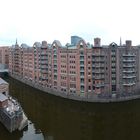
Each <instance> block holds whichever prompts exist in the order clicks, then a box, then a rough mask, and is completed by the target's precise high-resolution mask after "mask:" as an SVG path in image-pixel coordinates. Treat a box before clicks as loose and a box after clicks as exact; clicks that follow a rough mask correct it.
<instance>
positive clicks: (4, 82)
mask: <svg viewBox="0 0 140 140" xmlns="http://www.w3.org/2000/svg"><path fill="white" fill-rule="evenodd" d="M0 84H8V83H7V82H6V81H5V80H3V79H2V78H0Z"/></svg>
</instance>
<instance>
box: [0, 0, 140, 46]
mask: <svg viewBox="0 0 140 140" xmlns="http://www.w3.org/2000/svg"><path fill="white" fill-rule="evenodd" d="M139 3H140V2H139V1H138V0H0V45H12V44H14V43H15V40H16V38H17V39H18V42H19V44H21V43H26V44H28V45H33V43H34V42H35V41H39V42H40V41H42V40H46V41H47V42H48V43H52V42H53V40H55V39H57V40H59V41H60V42H61V43H62V44H63V45H65V44H66V43H67V42H70V36H71V35H78V36H80V37H82V38H84V39H85V41H86V42H90V43H93V38H95V37H100V38H101V40H102V44H109V43H111V42H113V41H114V42H116V43H117V44H119V40H120V37H121V38H122V43H124V42H125V40H127V39H131V40H132V41H133V45H138V44H140V16H139V13H140V10H139V9H140V8H139V5H140V4H139Z"/></svg>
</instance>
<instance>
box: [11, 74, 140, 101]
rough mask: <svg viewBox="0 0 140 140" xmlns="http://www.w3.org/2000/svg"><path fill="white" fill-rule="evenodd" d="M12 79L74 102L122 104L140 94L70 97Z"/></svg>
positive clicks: (69, 95)
mask: <svg viewBox="0 0 140 140" xmlns="http://www.w3.org/2000/svg"><path fill="white" fill-rule="evenodd" d="M10 76H11V77H12V78H14V79H16V80H19V81H20V82H22V83H25V84H27V85H29V86H31V87H33V88H36V89H39V90H41V91H43V92H46V93H48V94H52V95H55V96H59V97H62V98H66V99H71V100H76V101H83V102H97V103H109V102H122V101H129V100H134V99H138V98H140V94H136V93H132V94H125V93H124V94H117V95H116V96H110V95H107V94H104V95H102V94H99V95H88V96H85V97H83V96H78V95H76V94H75V95H74V94H73V95H71V94H66V93H64V92H58V91H57V90H54V89H51V88H48V87H45V86H42V85H40V84H38V83H35V82H31V81H29V80H27V79H24V78H20V77H17V76H13V75H10Z"/></svg>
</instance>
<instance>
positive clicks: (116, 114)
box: [0, 78, 140, 140]
mask: <svg viewBox="0 0 140 140" xmlns="http://www.w3.org/2000/svg"><path fill="white" fill-rule="evenodd" d="M8 81H9V84H10V91H9V92H10V94H11V95H12V96H14V97H16V98H17V99H18V101H19V102H20V103H21V105H22V107H23V109H24V111H25V113H26V115H27V116H28V118H29V125H28V127H26V128H25V129H24V130H23V131H15V132H13V133H9V132H8V131H7V130H6V129H5V127H4V126H3V125H2V124H0V140H136V139H140V100H133V101H129V102H123V103H109V104H101V103H84V102H77V101H71V100H67V99H63V98H59V97H56V96H53V95H49V94H47V93H44V92H42V91H39V90H37V89H34V88H32V87H29V86H27V85H25V84H23V83H21V82H19V81H17V80H14V79H11V78H10V79H8Z"/></svg>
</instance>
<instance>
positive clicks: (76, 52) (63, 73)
mask: <svg viewBox="0 0 140 140" xmlns="http://www.w3.org/2000/svg"><path fill="white" fill-rule="evenodd" d="M120 44H121V43H120ZM9 57H10V58H9V71H10V74H11V75H13V76H14V75H17V76H20V77H22V78H26V79H28V80H30V81H32V82H35V83H37V84H38V85H40V86H43V87H46V88H49V89H52V90H55V91H58V92H60V93H65V94H67V95H78V96H82V97H85V96H86V97H93V96H96V95H97V96H102V95H103V96H104V95H105V96H112V95H124V96H125V95H127V94H137V93H138V92H139V91H140V88H139V87H140V48H139V46H132V42H131V41H130V40H127V41H126V43H125V45H123V46H122V45H119V46H118V45H117V44H116V43H114V42H113V43H111V44H109V45H101V39H100V38H95V39H94V43H93V45H90V44H89V43H86V42H85V40H83V39H82V38H80V37H78V36H72V37H71V44H67V45H66V46H62V45H61V43H60V42H59V41H58V40H55V41H54V42H53V43H52V44H48V43H47V42H46V41H43V42H42V43H39V42H36V43H34V45H33V47H28V46H26V47H23V45H21V46H19V45H18V44H17V43H16V44H15V45H14V46H12V47H11V48H10V55H9Z"/></svg>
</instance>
